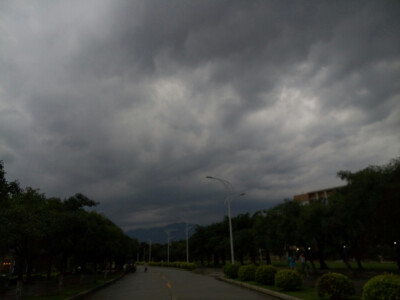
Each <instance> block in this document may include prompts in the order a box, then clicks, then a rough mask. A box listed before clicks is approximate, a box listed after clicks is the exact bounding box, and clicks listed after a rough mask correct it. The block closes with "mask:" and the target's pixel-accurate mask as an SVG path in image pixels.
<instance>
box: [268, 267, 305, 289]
mask: <svg viewBox="0 0 400 300" xmlns="http://www.w3.org/2000/svg"><path fill="white" fill-rule="evenodd" d="M302 284H303V279H302V278H301V275H300V273H299V272H297V271H295V270H279V271H278V272H277V273H276V274H275V286H276V287H278V288H280V289H282V290H284V291H295V290H298V289H299V288H300V287H301V286H302Z"/></svg>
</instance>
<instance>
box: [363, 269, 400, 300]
mask: <svg viewBox="0 0 400 300" xmlns="http://www.w3.org/2000/svg"><path fill="white" fill-rule="evenodd" d="M399 297H400V276H399V275H394V274H383V275H378V276H375V277H372V278H371V279H370V280H368V282H367V283H366V284H365V285H364V287H363V293H362V298H363V299H365V300H372V299H376V300H379V299H385V300H392V299H399Z"/></svg>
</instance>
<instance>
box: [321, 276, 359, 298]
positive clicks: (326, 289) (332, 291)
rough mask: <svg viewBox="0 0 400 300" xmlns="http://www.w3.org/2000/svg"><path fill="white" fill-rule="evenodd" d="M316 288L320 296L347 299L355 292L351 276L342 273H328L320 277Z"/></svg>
mask: <svg viewBox="0 0 400 300" xmlns="http://www.w3.org/2000/svg"><path fill="white" fill-rule="evenodd" d="M316 289H317V292H318V296H319V297H321V298H322V297H324V296H325V295H328V296H329V297H330V299H347V298H349V297H350V296H352V295H353V294H354V292H355V291H354V284H353V282H352V281H351V279H350V278H349V277H347V276H346V275H343V274H340V273H332V272H329V273H326V274H324V275H322V276H321V277H320V278H318V280H317V283H316Z"/></svg>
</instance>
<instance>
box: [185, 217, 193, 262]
mask: <svg viewBox="0 0 400 300" xmlns="http://www.w3.org/2000/svg"><path fill="white" fill-rule="evenodd" d="M190 229H192V227H190V226H189V225H188V223H187V222H186V228H185V232H186V262H187V263H189V230H190Z"/></svg>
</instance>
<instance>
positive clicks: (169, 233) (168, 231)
mask: <svg viewBox="0 0 400 300" xmlns="http://www.w3.org/2000/svg"><path fill="white" fill-rule="evenodd" d="M171 231H174V229H169V230H165V233H166V234H167V236H168V239H167V242H168V248H167V249H168V250H167V262H168V265H169V243H170V242H169V241H170V239H171Z"/></svg>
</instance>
